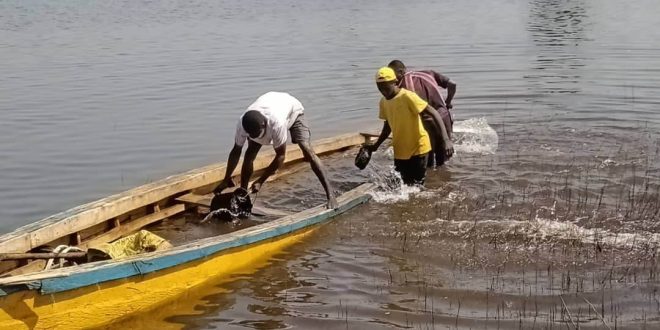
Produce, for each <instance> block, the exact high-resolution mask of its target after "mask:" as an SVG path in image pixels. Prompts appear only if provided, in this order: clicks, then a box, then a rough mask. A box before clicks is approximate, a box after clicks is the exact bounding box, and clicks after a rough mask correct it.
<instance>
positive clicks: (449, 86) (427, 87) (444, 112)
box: [388, 60, 456, 167]
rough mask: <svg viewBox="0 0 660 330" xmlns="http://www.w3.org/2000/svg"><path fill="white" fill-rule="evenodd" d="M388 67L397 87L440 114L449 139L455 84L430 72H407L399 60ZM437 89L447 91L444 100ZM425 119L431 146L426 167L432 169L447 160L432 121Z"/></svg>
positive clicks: (442, 76) (451, 126) (447, 78)
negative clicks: (395, 79)
mask: <svg viewBox="0 0 660 330" xmlns="http://www.w3.org/2000/svg"><path fill="white" fill-rule="evenodd" d="M388 66H389V67H390V68H392V70H394V72H395V73H396V77H397V80H398V82H399V87H401V88H405V89H408V90H411V91H413V92H415V93H416V94H417V95H419V97H421V98H422V99H423V100H425V101H426V102H428V104H429V105H430V106H431V107H432V108H433V109H435V110H437V111H438V112H439V113H440V117H441V118H442V121H443V122H444V124H445V128H446V129H447V134H448V135H449V138H451V134H452V131H453V130H452V128H453V124H454V120H453V118H452V116H451V113H450V112H449V110H450V109H451V108H452V104H451V101H452V100H453V99H454V94H456V83H455V82H453V81H452V80H451V79H449V77H447V76H445V75H442V74H440V73H437V72H435V71H432V70H424V71H407V70H406V66H405V65H404V64H403V62H401V61H399V60H393V61H392V62H390V64H388ZM439 87H442V88H443V89H446V90H447V98H446V99H445V98H443V97H442V93H441V92H440V89H439ZM427 117H428V116H424V117H423V120H422V123H423V124H424V128H425V129H426V131H427V132H428V133H429V135H430V138H431V144H432V146H433V151H432V153H431V154H429V158H428V166H429V167H432V166H433V165H434V163H435V165H436V166H442V165H443V164H444V163H445V161H447V160H448V158H447V157H446V155H445V152H443V150H444V148H443V146H442V142H441V141H442V139H441V137H440V133H439V132H437V130H436V128H435V126H434V125H433V119H432V118H427ZM436 150H437V152H436Z"/></svg>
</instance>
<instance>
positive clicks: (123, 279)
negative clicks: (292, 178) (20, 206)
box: [0, 134, 373, 329]
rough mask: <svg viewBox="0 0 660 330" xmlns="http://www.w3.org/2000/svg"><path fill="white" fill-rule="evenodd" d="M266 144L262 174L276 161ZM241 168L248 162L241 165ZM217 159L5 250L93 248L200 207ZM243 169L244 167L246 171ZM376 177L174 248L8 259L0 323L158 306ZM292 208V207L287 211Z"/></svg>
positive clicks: (312, 224) (112, 317)
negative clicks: (329, 198)
mask: <svg viewBox="0 0 660 330" xmlns="http://www.w3.org/2000/svg"><path fill="white" fill-rule="evenodd" d="M368 138H369V137H367V136H365V135H362V134H346V135H341V136H337V137H332V138H327V139H323V140H318V141H317V142H316V143H314V150H315V152H316V153H317V154H319V155H325V154H329V153H333V152H338V151H342V150H346V149H348V148H351V147H354V146H357V145H360V144H362V143H364V142H365V140H366V139H368ZM272 157H273V152H272V151H270V150H269V151H266V152H262V153H260V154H259V155H258V156H257V159H256V160H255V162H254V169H255V174H257V173H258V171H259V170H263V169H264V168H265V167H266V166H268V164H269V163H270V161H271V160H272ZM302 161H303V156H302V153H301V151H300V150H299V149H298V148H297V147H295V146H292V147H291V148H288V150H287V155H286V161H285V167H284V169H282V170H280V172H278V174H277V176H283V175H287V174H289V173H292V172H293V171H295V170H297V169H299V168H300V167H301V166H300V163H301V162H302ZM238 169H239V170H240V165H239V167H238ZM224 172H225V164H224V163H222V164H215V165H210V166H206V167H203V168H200V169H196V170H193V171H190V172H187V173H183V174H180V175H174V176H171V177H168V178H165V179H163V180H160V181H156V182H153V183H150V184H146V185H143V186H140V187H137V188H134V189H131V190H128V191H126V192H123V193H119V194H116V195H112V196H110V197H107V198H104V199H101V200H98V201H95V202H91V203H88V204H85V205H82V206H79V207H76V208H73V209H70V210H67V211H64V212H61V213H58V214H55V215H53V216H51V217H48V218H45V219H43V220H41V221H37V222H35V223H32V224H30V225H27V226H24V227H21V228H19V229H17V230H15V231H13V232H11V233H8V234H4V235H2V236H0V253H2V254H11V253H19V254H22V255H23V254H26V253H31V252H37V251H39V249H40V248H42V247H44V246H57V245H61V244H66V245H70V246H76V247H79V248H81V249H85V248H87V247H89V246H93V245H95V244H99V243H105V242H112V241H114V240H117V239H119V238H121V237H125V236H126V235H129V234H131V233H134V232H137V231H138V230H140V229H142V228H144V227H146V226H147V225H150V224H153V223H156V222H158V221H162V220H164V219H166V218H169V217H172V216H174V215H177V214H179V213H182V212H184V211H186V210H187V209H188V210H190V209H191V208H195V207H198V206H199V205H200V204H204V202H200V200H202V199H204V197H203V196H204V195H205V194H208V193H209V192H210V191H211V189H212V188H213V187H214V186H215V185H216V184H217V183H218V182H219V181H220V180H221V178H222V176H223V175H224ZM238 174H240V173H237V174H236V175H238ZM371 189H373V185H372V184H369V183H366V184H363V185H361V186H358V187H357V188H354V189H353V190H351V191H348V192H346V193H344V194H343V195H341V196H339V197H338V198H337V200H338V203H339V207H338V208H337V209H335V210H328V209H326V208H325V207H324V206H323V205H319V206H317V207H314V208H310V209H307V210H304V211H302V212H298V213H294V214H290V215H285V216H282V217H280V218H278V219H277V220H273V221H269V222H266V223H262V224H259V225H255V226H252V227H249V228H245V229H241V230H238V231H234V232H231V233H228V234H224V235H219V236H214V237H209V238H204V239H198V240H195V241H191V242H186V243H185V244H182V245H178V246H175V247H172V248H169V249H166V250H162V251H155V252H149V253H144V254H140V255H137V256H133V257H129V258H125V259H119V260H105V261H97V262H90V263H84V264H81V265H77V266H70V267H64V268H57V269H50V270H42V269H43V265H44V263H45V261H44V260H40V259H35V260H32V261H29V260H28V261H26V260H25V258H23V259H21V260H4V261H0V329H22V328H25V329H34V328H44V329H45V328H48V329H51V328H62V329H74V328H94V327H102V326H104V325H107V324H110V323H112V322H116V321H120V320H122V319H125V318H127V317H130V316H131V315H134V314H135V313H140V312H144V311H148V310H150V309H153V308H155V307H157V306H159V305H161V304H164V303H167V302H169V301H172V300H174V299H176V298H177V297H179V296H181V295H183V294H185V292H186V291H187V290H189V289H191V288H193V287H197V286H200V285H201V284H203V283H204V282H207V281H210V280H213V279H218V278H221V277H227V276H229V275H231V274H234V273H236V272H237V271H240V270H241V269H243V268H246V267H249V266H250V264H251V263H253V262H255V261H257V260H264V259H268V258H270V257H271V256H273V255H274V254H276V253H278V252H279V251H281V250H282V249H283V248H285V247H287V246H290V245H291V244H293V243H295V242H297V241H299V240H300V239H301V238H302V237H304V236H305V235H308V234H309V233H311V232H312V231H314V230H315V229H316V228H317V226H316V225H318V224H320V223H322V222H324V221H326V220H328V219H330V218H332V217H334V216H336V215H338V214H341V213H343V212H345V211H347V210H350V209H351V208H353V207H355V206H357V205H359V204H361V203H364V202H366V201H368V200H369V194H368V192H369V191H370V190H371ZM283 214H287V213H283Z"/></svg>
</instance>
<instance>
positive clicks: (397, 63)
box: [387, 60, 406, 71]
mask: <svg viewBox="0 0 660 330" xmlns="http://www.w3.org/2000/svg"><path fill="white" fill-rule="evenodd" d="M387 66H389V67H390V68H392V70H394V71H398V70H405V69H406V66H405V65H404V64H403V62H401V61H399V60H393V61H392V62H390V64H388V65H387Z"/></svg>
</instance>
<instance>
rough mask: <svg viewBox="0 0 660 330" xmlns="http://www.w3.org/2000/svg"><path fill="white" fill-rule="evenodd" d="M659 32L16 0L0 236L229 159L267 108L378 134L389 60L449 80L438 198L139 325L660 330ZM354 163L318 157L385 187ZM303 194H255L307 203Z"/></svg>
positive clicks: (497, 17)
mask: <svg viewBox="0 0 660 330" xmlns="http://www.w3.org/2000/svg"><path fill="white" fill-rule="evenodd" d="M658 26H660V8H659V7H658V4H657V3H656V1H652V0H638V1H596V0H583V1H580V0H574V1H569V0H564V1H552V0H547V1H542V0H536V1H533V0H531V1H515V0H512V1H504V0H500V1H486V2H484V1H416V2H414V3H407V2H401V1H400V2H395V1H332V2H327V1H326V2H321V1H316V0H313V1H187V2H178V1H158V2H151V1H68V0H64V1H43V0H41V1H39V0H30V1H6V0H3V1H0V72H2V74H1V75H0V155H1V158H0V230H1V231H3V232H7V231H10V230H12V229H15V228H17V227H19V226H21V225H25V224H28V223H30V222H32V221H36V220H38V219H40V218H43V217H46V216H48V215H50V214H53V213H55V212H58V211H62V210H65V209H67V208H70V207H73V206H76V205H79V204H82V203H85V202H88V201H92V200H95V199H97V198H101V197H104V196H107V195H108V194H111V193H115V192H119V191H122V190H125V189H128V188H131V187H134V186H137V185H140V184H142V183H146V182H150V181H153V180H156V179H159V178H161V177H164V176H166V175H170V174H174V173H178V172H182V171H185V170H188V169H191V168H194V167H199V166H202V165H207V164H209V163H211V162H216V161H224V160H225V157H226V155H227V152H228V150H229V148H230V147H231V143H232V142H231V141H232V135H233V127H234V125H235V120H236V117H237V116H238V115H239V114H240V113H241V112H242V111H243V109H244V108H245V107H246V106H247V105H248V104H249V103H250V102H251V101H252V100H253V99H255V98H256V97H257V96H259V95H260V94H262V93H264V92H267V91H270V90H279V91H288V92H290V93H291V94H293V95H295V96H296V97H298V98H299V99H300V100H301V101H302V102H303V104H304V105H305V107H306V113H307V114H308V120H309V121H310V124H311V127H312V130H313V137H315V138H318V137H325V136H331V135H334V134H339V133H345V132H352V131H356V130H364V129H365V128H367V127H372V128H377V127H378V126H379V122H378V120H377V118H376V117H377V115H376V111H377V109H376V108H377V101H378V98H379V95H378V92H377V90H376V88H375V86H374V83H373V81H372V80H373V79H372V77H373V74H374V72H375V70H376V69H377V68H378V67H379V66H382V65H384V64H386V63H387V62H388V61H389V60H391V59H393V58H399V59H401V60H403V61H404V62H405V63H407V64H408V65H410V66H412V67H417V68H433V69H436V70H439V71H441V72H443V73H445V74H447V75H448V76H450V77H451V78H452V79H454V80H455V81H456V82H457V83H458V85H459V87H458V94H457V96H456V99H455V110H454V114H455V116H456V119H457V120H458V121H459V122H460V123H459V124H458V127H457V130H458V131H459V132H460V133H459V134H457V136H456V137H457V139H459V140H458V141H457V145H458V146H457V150H458V155H457V156H456V157H455V158H454V159H453V160H452V161H451V163H450V164H449V165H448V166H446V168H443V169H440V170H436V171H434V172H432V173H430V175H429V180H428V181H429V182H428V187H427V189H426V190H424V191H401V190H400V189H398V190H394V191H384V192H379V193H377V194H376V196H375V197H376V201H375V202H372V203H371V204H369V205H366V206H364V207H362V208H360V209H359V210H356V211H354V212H350V213H348V214H346V215H344V216H342V217H339V218H338V219H336V221H334V222H332V223H331V224H329V225H326V226H323V227H321V228H320V230H318V231H317V232H316V234H314V235H313V236H312V237H309V238H308V239H307V240H305V241H304V242H301V243H300V244H298V245H296V246H295V247H293V248H291V249H289V250H288V251H285V252H284V253H282V254H281V255H279V256H278V257H277V258H276V259H273V260H267V261H264V262H263V264H262V265H260V267H257V268H255V269H251V270H246V271H245V273H244V274H237V275H236V276H235V277H234V278H232V279H224V280H218V281H215V282H214V283H211V284H210V285H209V286H208V287H205V288H201V289H199V290H193V291H191V292H190V294H189V295H188V296H186V297H184V298H182V299H180V300H179V301H177V302H175V303H172V304H169V305H167V306H164V307H162V308H160V309H158V310H157V311H155V312H153V313H150V314H149V315H145V316H141V317H138V318H135V319H132V320H129V321H127V322H128V323H129V324H130V325H139V326H141V327H143V328H170V327H171V328H181V327H184V328H189V329H206V328H221V329H226V328H246V327H247V328H257V329H277V328H291V327H296V328H302V329H307V328H326V329H345V328H351V329H369V328H373V329H378V328H383V327H391V328H411V329H432V328H439V329H440V328H466V329H467V328H473V329H474V328H486V327H487V328H497V327H499V328H525V329H527V328H564V327H569V328H576V327H577V326H580V327H581V328H599V327H603V326H604V325H607V327H611V328H615V327H616V328H631V329H637V328H641V327H643V326H646V327H648V328H657V327H660V297H658V296H657V293H656V292H657V290H658V289H659V288H660V282H659V281H658V279H657V270H658V267H657V258H658V257H657V246H658V242H659V241H660V225H658V220H659V219H660V214H659V211H658V210H660V204H659V203H660V202H659V199H658V195H659V194H658V192H659V190H658V189H660V188H659V184H660V165H659V164H660V162H659V159H658V158H659V154H660V153H659V148H660V96H659V95H660V94H658V90H659V88H660V47H659V46H658V45H660V29H658V28H657V27H658ZM486 123H487V124H486ZM493 130H494V131H493ZM495 132H496V134H494V133H495ZM495 141H497V142H495ZM495 146H497V148H496V151H495ZM493 151H495V152H493ZM352 156H353V155H352V154H346V155H339V156H336V157H333V158H331V159H326V164H327V165H328V167H330V169H331V171H332V173H333V177H334V181H335V183H336V185H337V186H338V187H339V188H341V189H347V188H348V187H350V186H351V185H352V184H357V183H358V182H362V181H367V180H370V181H378V182H381V181H383V180H384V175H383V173H389V171H390V170H391V168H390V163H391V160H390V159H389V157H391V156H390V155H389V154H388V152H387V151H385V150H383V151H381V152H379V153H378V155H377V159H376V160H375V161H374V164H372V165H370V168H369V169H368V170H366V171H364V172H362V173H359V172H358V171H357V170H355V169H354V168H353V167H352V165H351V161H352ZM310 180H313V176H312V174H311V173H308V172H303V173H301V176H300V177H298V178H291V179H288V180H287V181H284V182H279V183H274V184H272V185H271V187H270V188H269V189H268V191H267V192H265V195H268V194H270V195H268V196H270V199H269V200H270V201H272V203H273V205H274V206H281V207H291V208H296V207H304V206H307V205H314V204H315V203H319V202H321V201H322V199H323V196H322V192H321V188H320V186H318V187H309V184H307V182H309V181H310ZM301 195H303V196H306V197H305V199H304V200H299V199H297V196H301ZM268 196H264V198H267V197H268ZM125 326H126V324H118V325H116V326H115V327H116V328H122V327H125Z"/></svg>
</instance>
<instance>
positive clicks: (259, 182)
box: [250, 180, 263, 194]
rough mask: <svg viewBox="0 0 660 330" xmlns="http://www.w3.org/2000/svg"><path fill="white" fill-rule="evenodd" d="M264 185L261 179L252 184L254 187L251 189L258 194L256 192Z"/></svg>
mask: <svg viewBox="0 0 660 330" xmlns="http://www.w3.org/2000/svg"><path fill="white" fill-rule="evenodd" d="M262 185H263V182H261V181H260V180H257V181H255V182H254V183H253V184H252V188H250V191H252V193H253V194H256V193H258V192H259V190H261V186H262Z"/></svg>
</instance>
